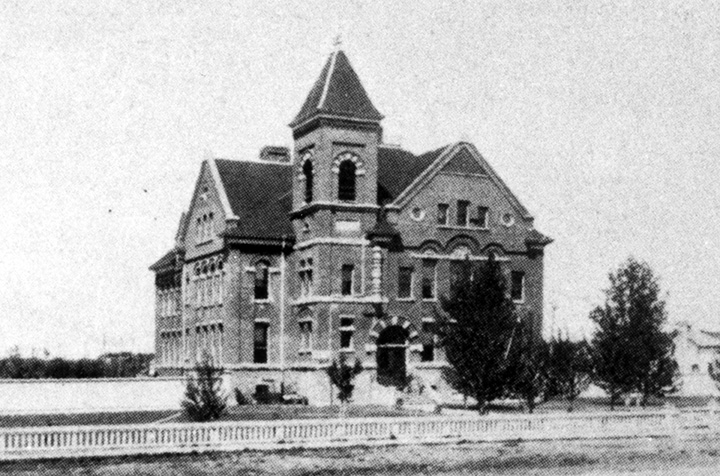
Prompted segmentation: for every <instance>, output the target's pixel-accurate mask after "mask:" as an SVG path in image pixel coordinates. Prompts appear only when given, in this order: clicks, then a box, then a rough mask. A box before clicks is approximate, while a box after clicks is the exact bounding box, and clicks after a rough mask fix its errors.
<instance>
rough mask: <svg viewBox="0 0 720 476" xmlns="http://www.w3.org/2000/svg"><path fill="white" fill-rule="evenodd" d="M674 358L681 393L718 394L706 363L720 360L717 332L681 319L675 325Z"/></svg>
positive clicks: (719, 336) (719, 340)
mask: <svg viewBox="0 0 720 476" xmlns="http://www.w3.org/2000/svg"><path fill="white" fill-rule="evenodd" d="M675 360H676V361H677V363H678V371H679V372H680V381H681V385H680V386H679V388H678V394H679V395H684V396H718V395H720V392H719V391H718V384H717V383H715V381H714V380H713V379H712V378H711V377H710V372H709V367H710V365H711V364H714V363H715V361H717V360H720V332H717V331H709V330H705V329H694V328H693V327H692V326H691V325H690V324H689V323H687V322H681V323H679V324H677V326H676V329H675Z"/></svg>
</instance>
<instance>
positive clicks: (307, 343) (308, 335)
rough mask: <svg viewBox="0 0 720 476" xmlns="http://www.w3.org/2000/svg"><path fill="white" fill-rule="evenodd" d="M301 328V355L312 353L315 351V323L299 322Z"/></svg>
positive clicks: (309, 321) (308, 321) (307, 320)
mask: <svg viewBox="0 0 720 476" xmlns="http://www.w3.org/2000/svg"><path fill="white" fill-rule="evenodd" d="M298 326H299V328H300V343H299V353H301V354H306V353H312V350H313V321H312V319H302V320H300V321H299V322H298Z"/></svg>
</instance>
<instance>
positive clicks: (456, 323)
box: [436, 257, 517, 413]
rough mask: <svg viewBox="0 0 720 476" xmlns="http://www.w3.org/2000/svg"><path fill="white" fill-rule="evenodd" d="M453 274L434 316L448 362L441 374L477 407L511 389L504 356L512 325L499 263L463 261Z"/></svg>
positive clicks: (509, 369)
mask: <svg viewBox="0 0 720 476" xmlns="http://www.w3.org/2000/svg"><path fill="white" fill-rule="evenodd" d="M458 271H459V272H458V273H456V274H455V276H454V277H453V282H452V284H451V287H450V294H449V296H443V297H442V298H441V307H442V311H443V312H438V313H437V316H436V321H437V333H438V338H439V344H440V346H442V347H443V348H444V349H445V356H446V359H447V361H448V363H449V364H450V367H449V368H448V369H447V370H446V378H447V380H448V382H449V383H450V385H452V386H453V387H454V388H455V389H456V390H457V391H458V392H460V393H462V394H463V395H467V396H472V397H474V398H475V399H476V400H477V404H478V411H479V412H480V413H485V412H486V411H487V403H488V402H490V401H491V400H494V399H496V398H500V397H503V396H505V395H506V394H507V393H508V392H509V390H511V388H510V385H509V382H510V374H511V372H512V365H511V359H510V358H509V353H510V350H511V349H510V346H511V344H512V336H513V334H514V332H515V330H516V326H517V316H516V313H515V305H514V304H513V302H512V300H511V299H510V297H509V295H508V290H507V283H506V281H505V276H504V275H503V272H502V270H501V268H500V265H499V264H498V262H497V261H496V260H494V259H493V258H492V257H491V258H490V259H489V260H488V261H487V262H485V263H484V264H482V265H473V264H472V263H471V262H470V261H469V260H465V261H464V262H463V263H462V264H461V265H460V269H459V270H458Z"/></svg>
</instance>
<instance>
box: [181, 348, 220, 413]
mask: <svg viewBox="0 0 720 476" xmlns="http://www.w3.org/2000/svg"><path fill="white" fill-rule="evenodd" d="M221 377H222V369H218V368H215V367H213V366H212V364H210V362H209V361H208V360H207V359H205V360H203V361H202V362H201V363H199V364H198V365H197V366H196V367H195V373H194V375H190V376H188V380H187V385H186V387H185V399H184V400H183V402H182V406H183V409H184V410H185V413H186V414H187V416H188V417H189V418H190V419H191V420H192V421H210V420H217V419H219V418H220V417H221V416H222V415H223V413H225V410H226V408H227V396H226V395H225V394H224V393H223V391H222V379H221Z"/></svg>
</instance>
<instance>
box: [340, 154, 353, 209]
mask: <svg viewBox="0 0 720 476" xmlns="http://www.w3.org/2000/svg"><path fill="white" fill-rule="evenodd" d="M356 171H357V167H356V166H355V163H354V162H352V161H351V160H343V161H342V162H340V167H339V171H338V200H341V201H343V202H354V201H355V173H356Z"/></svg>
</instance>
